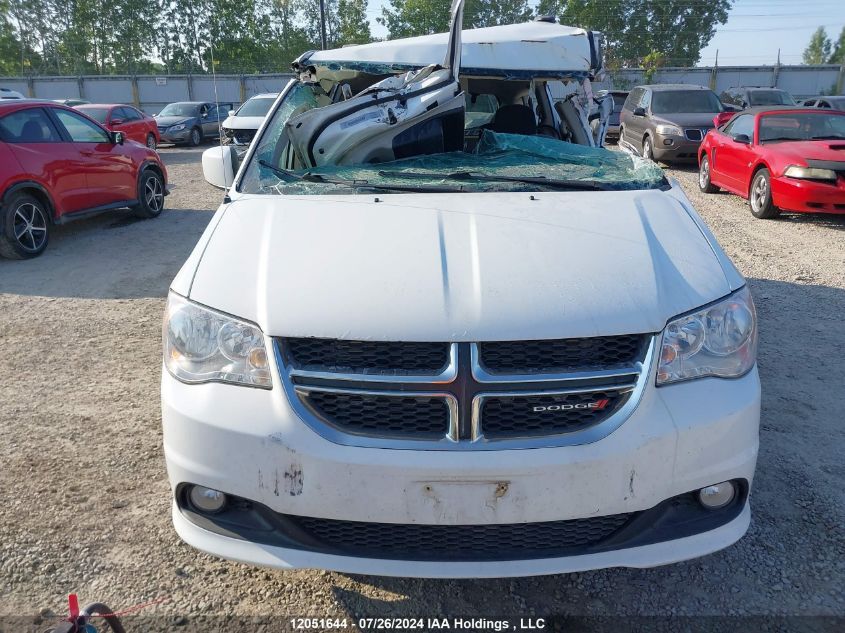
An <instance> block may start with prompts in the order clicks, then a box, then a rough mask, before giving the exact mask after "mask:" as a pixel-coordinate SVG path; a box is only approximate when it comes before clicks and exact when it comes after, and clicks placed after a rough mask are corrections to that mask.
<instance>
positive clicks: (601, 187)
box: [378, 171, 613, 191]
mask: <svg viewBox="0 0 845 633" xmlns="http://www.w3.org/2000/svg"><path fill="white" fill-rule="evenodd" d="M378 175H379V176H383V177H385V178H413V179H422V178H430V179H432V180H458V181H465V182H518V183H523V184H526V185H540V186H541V187H550V188H552V189H560V190H568V189H570V190H571V189H574V190H584V191H611V190H612V189H613V188H612V187H611V186H610V185H608V184H605V183H601V182H597V181H595V180H554V179H551V178H546V177H544V176H524V177H523V176H488V175H486V174H474V173H471V172H468V171H456V172H453V173H450V174H426V173H424V172H408V171H380V172H379V173H378Z"/></svg>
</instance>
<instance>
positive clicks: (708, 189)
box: [698, 154, 719, 193]
mask: <svg viewBox="0 0 845 633" xmlns="http://www.w3.org/2000/svg"><path fill="white" fill-rule="evenodd" d="M698 188H699V189H701V190H702V191H703V192H704V193H716V192H717V191H719V188H718V187H716V186H715V185H713V184H712V183H711V182H710V158H708V156H707V154H705V155H704V156H702V157H701V164H700V165H699V166H698Z"/></svg>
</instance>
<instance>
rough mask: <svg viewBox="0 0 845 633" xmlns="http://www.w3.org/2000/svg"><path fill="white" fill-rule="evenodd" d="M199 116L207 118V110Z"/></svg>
mask: <svg viewBox="0 0 845 633" xmlns="http://www.w3.org/2000/svg"><path fill="white" fill-rule="evenodd" d="M200 116H201V117H202V118H203V119H207V118H208V112H203V113H202V114H201V115H200Z"/></svg>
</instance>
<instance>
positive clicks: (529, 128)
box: [484, 103, 537, 135]
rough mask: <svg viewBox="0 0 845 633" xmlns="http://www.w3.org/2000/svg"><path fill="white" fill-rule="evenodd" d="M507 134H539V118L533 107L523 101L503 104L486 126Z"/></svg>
mask: <svg viewBox="0 0 845 633" xmlns="http://www.w3.org/2000/svg"><path fill="white" fill-rule="evenodd" d="M484 127H486V128H488V129H491V130H493V131H494V132H501V133H505V134H525V135H534V134H537V119H536V118H535V117H534V112H532V110H531V108H529V107H528V106H526V105H522V104H521V103H513V104H510V105H503V106H501V107H499V109H498V110H496V114H495V115H494V116H493V120H492V121H491V122H490V123H489V124H487V125H486V126H484Z"/></svg>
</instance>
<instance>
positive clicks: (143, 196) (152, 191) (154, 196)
mask: <svg viewBox="0 0 845 633" xmlns="http://www.w3.org/2000/svg"><path fill="white" fill-rule="evenodd" d="M138 200H139V201H140V202H139V204H136V205H135V206H133V207H132V212H133V213H134V214H135V217H138V218H144V219H151V218H157V217H158V216H160V215H161V212H162V211H164V180H163V179H162V177H161V174H159V173H158V172H157V171H156V170H154V169H150V168H149V167H148V168H147V169H145V170H143V171H142V172H141V175H140V177H139V178H138Z"/></svg>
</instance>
